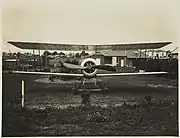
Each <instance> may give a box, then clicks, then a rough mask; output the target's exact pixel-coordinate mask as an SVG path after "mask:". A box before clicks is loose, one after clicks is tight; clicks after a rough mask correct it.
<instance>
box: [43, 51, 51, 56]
mask: <svg viewBox="0 0 180 138" xmlns="http://www.w3.org/2000/svg"><path fill="white" fill-rule="evenodd" d="M46 54H47V56H49V55H50V54H51V53H50V52H49V51H47V50H46V51H44V53H43V55H46Z"/></svg>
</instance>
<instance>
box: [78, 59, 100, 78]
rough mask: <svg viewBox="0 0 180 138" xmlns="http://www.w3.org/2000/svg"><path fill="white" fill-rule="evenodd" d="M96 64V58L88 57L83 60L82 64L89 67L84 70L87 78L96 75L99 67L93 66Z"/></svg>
mask: <svg viewBox="0 0 180 138" xmlns="http://www.w3.org/2000/svg"><path fill="white" fill-rule="evenodd" d="M94 65H96V60H95V59H93V58H87V59H84V60H83V61H82V62H81V66H83V67H87V69H84V70H82V73H83V74H84V76H86V77H87V78H93V77H95V76H96V74H97V72H98V69H94V68H93V67H92V66H94Z"/></svg>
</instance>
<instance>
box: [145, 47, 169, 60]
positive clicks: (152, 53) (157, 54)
mask: <svg viewBox="0 0 180 138" xmlns="http://www.w3.org/2000/svg"><path fill="white" fill-rule="evenodd" d="M146 54H147V55H148V56H149V58H153V59H159V58H167V51H165V50H160V49H158V50H155V49H150V50H147V51H146Z"/></svg>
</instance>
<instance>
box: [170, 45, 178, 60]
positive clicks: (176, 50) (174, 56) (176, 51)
mask: <svg viewBox="0 0 180 138" xmlns="http://www.w3.org/2000/svg"><path fill="white" fill-rule="evenodd" d="M171 55H172V58H176V59H178V47H176V48H175V49H174V50H173V51H172V53H171Z"/></svg>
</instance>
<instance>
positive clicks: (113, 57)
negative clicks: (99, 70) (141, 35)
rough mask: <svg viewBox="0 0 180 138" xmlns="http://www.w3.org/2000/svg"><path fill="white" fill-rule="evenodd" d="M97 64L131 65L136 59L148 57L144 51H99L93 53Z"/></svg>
mask: <svg viewBox="0 0 180 138" xmlns="http://www.w3.org/2000/svg"><path fill="white" fill-rule="evenodd" d="M92 57H94V58H95V59H96V61H97V64H109V65H112V66H120V67H124V66H128V67H133V64H134V62H135V60H136V59H139V58H140V59H146V58H148V56H147V55H145V53H144V52H139V51H110V50H109V51H101V52H98V53H96V54H93V55H92Z"/></svg>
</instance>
